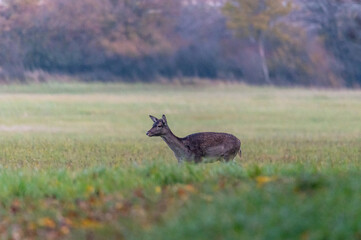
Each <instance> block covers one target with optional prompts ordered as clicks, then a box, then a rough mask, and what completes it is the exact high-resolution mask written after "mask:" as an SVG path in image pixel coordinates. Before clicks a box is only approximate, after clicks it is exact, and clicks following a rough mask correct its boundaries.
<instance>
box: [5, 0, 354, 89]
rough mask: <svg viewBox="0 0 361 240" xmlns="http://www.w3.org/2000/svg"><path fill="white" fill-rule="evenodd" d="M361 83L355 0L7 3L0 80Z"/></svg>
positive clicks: (8, 0)
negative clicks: (36, 76) (40, 76)
mask: <svg viewBox="0 0 361 240" xmlns="http://www.w3.org/2000/svg"><path fill="white" fill-rule="evenodd" d="M36 71H42V72H46V73H50V74H66V75H76V76H83V77H84V79H88V80H100V81H110V80H114V79H122V80H125V81H147V82H149V81H156V80H159V79H170V80H172V79H182V78H207V79H211V80H212V79H224V80H232V81H245V82H248V83H251V84H272V85H303V86H320V87H325V86H327V87H329V86H330V87H343V86H346V87H358V86H360V85H361V3H360V1H359V0H318V1H308V0H78V1H72V0H3V1H0V80H1V81H7V82H11V81H15V80H16V81H26V76H27V73H31V72H36Z"/></svg>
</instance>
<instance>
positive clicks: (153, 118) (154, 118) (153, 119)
mask: <svg viewBox="0 0 361 240" xmlns="http://www.w3.org/2000/svg"><path fill="white" fill-rule="evenodd" d="M149 117H150V119H152V121H153V122H156V121H158V118H156V117H153V116H152V115H149Z"/></svg>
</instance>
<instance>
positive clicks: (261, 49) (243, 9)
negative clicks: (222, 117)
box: [223, 0, 292, 84]
mask: <svg viewBox="0 0 361 240" xmlns="http://www.w3.org/2000/svg"><path fill="white" fill-rule="evenodd" d="M223 10H224V13H225V15H226V16H227V17H228V27H229V28H230V29H232V30H234V32H235V33H236V35H237V36H238V37H239V38H246V37H247V38H249V40H251V41H252V42H255V43H256V44H257V48H258V54H259V58H260V62H261V68H262V73H263V77H264V81H265V82H266V83H267V84H272V81H271V79H270V75H269V68H268V64H267V57H266V51H265V40H266V38H267V37H268V36H269V35H275V34H279V37H284V36H283V35H282V34H281V33H282V31H280V29H279V26H280V23H281V22H280V19H281V18H283V17H285V16H287V15H288V14H289V13H290V12H291V10H292V5H291V2H289V1H285V0H230V1H228V2H227V3H226V4H225V6H224V8H223Z"/></svg>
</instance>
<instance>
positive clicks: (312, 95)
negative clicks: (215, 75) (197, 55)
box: [0, 83, 361, 240]
mask: <svg viewBox="0 0 361 240" xmlns="http://www.w3.org/2000/svg"><path fill="white" fill-rule="evenodd" d="M149 114H152V115H154V116H157V117H160V116H161V115H162V114H166V115H167V119H168V123H169V126H170V128H171V129H172V131H173V132H174V133H175V134H176V135H177V136H180V137H183V136H186V135H188V134H190V133H194V132H201V131H216V132H229V133H232V134H234V135H235V136H237V137H238V138H239V139H241V141H242V159H240V158H238V157H237V158H236V159H235V160H234V162H231V163H219V162H218V163H212V164H198V165H195V164H182V165H178V164H177V160H176V158H175V157H174V156H173V153H172V151H171V150H170V149H169V148H168V147H167V146H166V144H165V143H164V142H163V141H162V140H161V139H160V138H149V137H147V136H146V135H145V133H146V131H147V130H149V128H150V127H151V126H152V122H151V120H150V119H149V117H148V115H149ZM360 119H361V91H359V90H322V89H319V90H311V89H299V88H272V87H251V86H247V85H242V84H198V85H197V84H196V85H186V86H177V85H167V84H165V85H160V84H149V85H147V84H133V85H130V84H97V83H92V84H82V83H47V84H38V85H36V84H34V85H4V86H0V183H1V184H0V238H1V239H302V240H306V239H361V207H360V201H361V172H360V170H361V124H360Z"/></svg>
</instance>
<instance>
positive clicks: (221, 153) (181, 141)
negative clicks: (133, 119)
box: [146, 114, 242, 163]
mask: <svg viewBox="0 0 361 240" xmlns="http://www.w3.org/2000/svg"><path fill="white" fill-rule="evenodd" d="M149 117H150V119H151V120H152V121H153V126H152V128H151V129H150V130H149V131H148V132H147V133H146V135H147V136H148V137H161V138H162V139H163V140H164V141H165V142H166V144H167V145H168V146H169V148H170V149H171V150H172V151H173V152H174V155H175V157H176V158H177V160H178V163H183V162H194V163H202V162H205V163H207V162H215V161H224V162H229V161H231V160H232V161H233V160H234V158H235V157H236V155H237V154H239V157H242V151H241V141H240V140H239V139H238V138H237V137H235V136H233V135H232V134H229V133H218V132H200V133H193V134H191V135H188V136H186V137H184V138H179V137H177V136H176V135H174V134H173V132H172V131H171V130H170V128H169V125H168V122H167V118H166V116H165V115H164V114H163V116H162V118H161V119H158V118H156V117H154V116H152V115H149Z"/></svg>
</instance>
